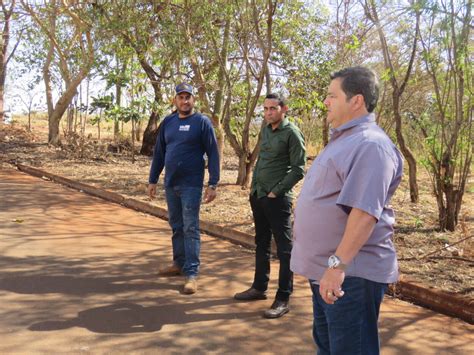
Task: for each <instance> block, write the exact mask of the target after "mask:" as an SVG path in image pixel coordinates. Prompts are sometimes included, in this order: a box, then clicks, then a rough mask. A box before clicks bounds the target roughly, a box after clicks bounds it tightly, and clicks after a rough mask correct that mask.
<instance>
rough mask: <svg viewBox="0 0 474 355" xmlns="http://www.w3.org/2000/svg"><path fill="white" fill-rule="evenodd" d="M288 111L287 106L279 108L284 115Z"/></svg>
mask: <svg viewBox="0 0 474 355" xmlns="http://www.w3.org/2000/svg"><path fill="white" fill-rule="evenodd" d="M287 111H288V106H287V105H284V106H282V107H281V112H283V113H286V112H287Z"/></svg>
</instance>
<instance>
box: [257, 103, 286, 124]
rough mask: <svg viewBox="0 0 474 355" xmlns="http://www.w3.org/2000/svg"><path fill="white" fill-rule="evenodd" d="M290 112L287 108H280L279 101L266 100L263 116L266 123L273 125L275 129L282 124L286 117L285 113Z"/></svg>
mask: <svg viewBox="0 0 474 355" xmlns="http://www.w3.org/2000/svg"><path fill="white" fill-rule="evenodd" d="M286 111H288V107H287V106H283V107H282V106H280V105H279V104H278V100H275V99H265V101H264V103H263V115H264V117H265V121H266V122H267V123H268V124H271V125H272V127H273V128H276V127H278V125H279V124H280V122H281V121H282V120H283V118H284V117H285V113H286Z"/></svg>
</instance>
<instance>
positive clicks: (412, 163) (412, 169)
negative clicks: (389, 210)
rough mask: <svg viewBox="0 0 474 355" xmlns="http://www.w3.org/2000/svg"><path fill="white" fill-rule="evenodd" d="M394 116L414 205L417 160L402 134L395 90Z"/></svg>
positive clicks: (416, 197)
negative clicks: (406, 164)
mask: <svg viewBox="0 0 474 355" xmlns="http://www.w3.org/2000/svg"><path fill="white" fill-rule="evenodd" d="M392 99H393V114H394V116H395V133H396V136H397V141H398V145H399V146H400V150H401V151H402V154H403V156H404V157H405V159H406V161H407V163H408V183H409V185H410V200H411V202H413V203H416V202H418V195H419V193H418V183H417V181H416V159H415V157H414V155H413V153H412V152H411V150H410V148H408V146H407V144H406V142H405V137H403V133H402V117H401V115H400V95H399V93H398V91H397V90H396V89H395V88H394V90H393V95H392Z"/></svg>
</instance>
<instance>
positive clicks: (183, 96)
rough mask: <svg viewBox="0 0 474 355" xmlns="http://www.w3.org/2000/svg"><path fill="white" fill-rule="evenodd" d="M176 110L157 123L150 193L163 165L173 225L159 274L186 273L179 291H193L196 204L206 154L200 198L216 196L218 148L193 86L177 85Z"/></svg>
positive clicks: (196, 257)
mask: <svg viewBox="0 0 474 355" xmlns="http://www.w3.org/2000/svg"><path fill="white" fill-rule="evenodd" d="M174 103H175V105H176V108H177V110H176V111H175V112H173V113H172V114H171V115H169V116H167V117H165V119H164V120H163V122H162V123H161V125H160V127H159V133H158V137H157V139H156V145H155V149H154V153H153V161H152V164H151V168H150V177H149V180H148V182H149V185H148V195H149V196H150V198H152V199H153V198H154V197H155V195H156V184H157V182H158V178H159V176H160V174H161V172H162V171H163V168H166V169H165V180H164V185H165V192H166V203H167V205H168V216H169V224H170V226H171V228H172V230H173V236H172V244H173V264H172V265H171V266H169V267H167V268H165V269H162V270H160V275H162V276H173V275H180V274H184V276H185V283H184V289H183V292H184V293H186V294H192V293H195V292H196V291H197V282H196V277H197V275H198V272H199V264H200V261H199V252H200V248H201V239H200V234H199V208H200V206H201V198H202V186H203V181H204V166H205V163H204V154H206V155H207V157H208V171H209V182H208V186H207V188H206V191H205V193H204V203H208V202H211V201H213V200H214V199H215V198H216V188H217V183H218V182H219V152H218V149H217V141H216V136H215V133H214V129H213V127H212V123H211V121H210V120H209V118H207V117H206V116H204V115H202V114H201V113H199V112H195V111H194V94H193V87H192V86H191V85H189V84H186V83H181V84H179V85H178V86H176V96H175V98H174Z"/></svg>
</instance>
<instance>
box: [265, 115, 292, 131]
mask: <svg viewBox="0 0 474 355" xmlns="http://www.w3.org/2000/svg"><path fill="white" fill-rule="evenodd" d="M289 124H290V122H289V121H288V119H287V118H286V117H285V118H284V119H283V120H282V121H281V122H280V124H279V125H278V127H277V128H276V129H275V131H276V130H278V129H283V128H285V127H286V126H288V125H289ZM267 128H270V129H271V130H273V128H272V125H271V124H270V123H269V124H267Z"/></svg>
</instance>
